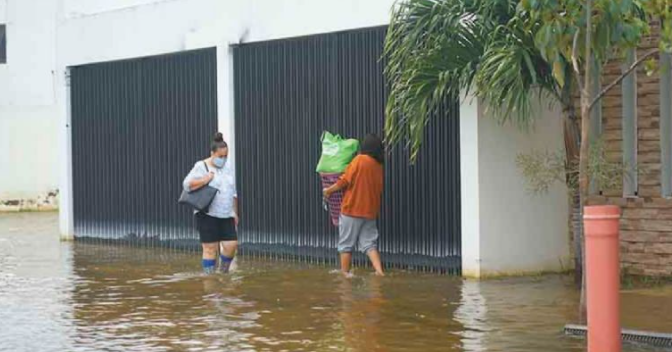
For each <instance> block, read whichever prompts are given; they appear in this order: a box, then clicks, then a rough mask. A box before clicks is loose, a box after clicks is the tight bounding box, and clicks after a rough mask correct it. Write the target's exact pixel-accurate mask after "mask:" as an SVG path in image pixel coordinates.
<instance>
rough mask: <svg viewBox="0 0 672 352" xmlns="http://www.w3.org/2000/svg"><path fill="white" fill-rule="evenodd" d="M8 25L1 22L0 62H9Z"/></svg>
mask: <svg viewBox="0 0 672 352" xmlns="http://www.w3.org/2000/svg"><path fill="white" fill-rule="evenodd" d="M5 28H6V26H5V25H4V24H0V64H6V63H7V32H6V29H5Z"/></svg>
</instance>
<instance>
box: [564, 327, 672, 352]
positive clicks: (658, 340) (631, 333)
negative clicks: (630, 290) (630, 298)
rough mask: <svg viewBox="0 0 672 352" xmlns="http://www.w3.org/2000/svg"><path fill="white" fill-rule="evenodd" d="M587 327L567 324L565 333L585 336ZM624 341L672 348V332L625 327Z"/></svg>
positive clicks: (623, 331)
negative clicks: (665, 332)
mask: <svg viewBox="0 0 672 352" xmlns="http://www.w3.org/2000/svg"><path fill="white" fill-rule="evenodd" d="M587 331H588V330H587V328H586V327H585V326H583V325H572V324H568V325H565V335H569V336H579V337H585V336H586V333H587ZM621 336H622V338H623V341H627V342H634V343H639V344H645V345H650V346H656V347H666V348H671V349H672V334H663V333H659V332H649V331H637V330H628V329H623V330H622V331H621Z"/></svg>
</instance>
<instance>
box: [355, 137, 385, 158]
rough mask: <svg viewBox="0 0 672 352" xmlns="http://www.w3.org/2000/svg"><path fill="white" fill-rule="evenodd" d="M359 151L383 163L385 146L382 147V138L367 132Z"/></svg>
mask: <svg viewBox="0 0 672 352" xmlns="http://www.w3.org/2000/svg"><path fill="white" fill-rule="evenodd" d="M359 152H360V153H361V154H363V155H368V156H370V157H372V158H374V159H376V161H378V162H379V163H381V164H382V163H383V161H384V159H385V148H384V147H383V140H382V139H380V137H378V136H376V135H375V134H368V135H366V137H364V140H362V144H361V146H360V150H359Z"/></svg>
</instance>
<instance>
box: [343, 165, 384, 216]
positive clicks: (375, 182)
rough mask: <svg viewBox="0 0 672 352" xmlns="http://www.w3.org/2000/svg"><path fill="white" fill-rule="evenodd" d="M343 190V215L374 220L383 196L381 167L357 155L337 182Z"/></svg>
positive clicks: (378, 212)
mask: <svg viewBox="0 0 672 352" xmlns="http://www.w3.org/2000/svg"><path fill="white" fill-rule="evenodd" d="M337 184H338V185H339V187H341V188H342V189H343V202H342V204H341V213H342V214H343V215H347V216H351V217H355V218H364V219H370V220H375V219H376V218H378V215H379V214H380V202H381V197H382V194H383V165H382V164H381V163H379V162H378V161H377V160H376V159H374V158H372V157H370V156H368V155H358V156H357V157H355V158H354V159H353V160H352V162H351V163H350V165H348V167H347V168H346V169H345V173H344V174H343V176H341V178H340V179H339V180H338V183H337Z"/></svg>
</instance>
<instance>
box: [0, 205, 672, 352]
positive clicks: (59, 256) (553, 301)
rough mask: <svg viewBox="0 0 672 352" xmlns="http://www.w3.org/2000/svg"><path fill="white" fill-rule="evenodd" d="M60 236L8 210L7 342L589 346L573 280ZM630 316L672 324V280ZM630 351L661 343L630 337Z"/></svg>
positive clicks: (0, 253)
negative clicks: (215, 257) (225, 264)
mask: <svg viewBox="0 0 672 352" xmlns="http://www.w3.org/2000/svg"><path fill="white" fill-rule="evenodd" d="M332 269H333V268H326V267H322V266H310V265H306V264H299V263H287V262H274V261H266V260H258V259H248V258H244V257H243V258H241V259H240V260H239V262H238V265H237V269H236V271H235V272H233V273H231V274H229V275H221V274H216V275H207V276H206V275H203V274H201V270H200V259H199V255H198V254H197V253H193V252H176V251H171V250H164V249H158V248H153V249H143V248H131V247H113V246H107V245H94V244H83V243H77V242H75V243H67V242H59V240H58V229H57V215H56V214H7V215H0V351H12V352H18V351H29V352H36V351H75V352H77V351H423V352H424V351H523V352H524V351H535V352H536V351H548V352H554V351H584V347H583V346H584V341H583V340H581V339H574V338H568V337H565V336H563V334H562V327H563V326H564V324H565V323H568V322H574V321H575V317H576V312H577V302H578V296H579V295H578V292H577V291H576V290H575V289H574V287H573V286H572V280H571V278H570V277H566V276H544V277H535V278H516V279H503V280H489V281H481V282H479V281H473V280H462V279H460V278H455V277H447V276H438V275H429V274H419V273H413V272H400V271H397V272H391V273H390V275H389V276H388V277H385V278H378V277H374V276H371V275H370V274H369V273H368V271H367V270H357V271H356V275H355V277H354V278H352V279H344V278H341V277H340V276H339V275H337V274H334V273H333V272H332ZM623 325H624V326H626V327H628V328H636V329H647V330H657V331H664V332H672V289H670V288H669V287H668V288H665V287H663V288H655V289H648V290H632V291H625V292H623ZM625 351H630V352H634V351H654V349H652V348H645V347H642V346H632V345H626V348H625Z"/></svg>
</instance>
